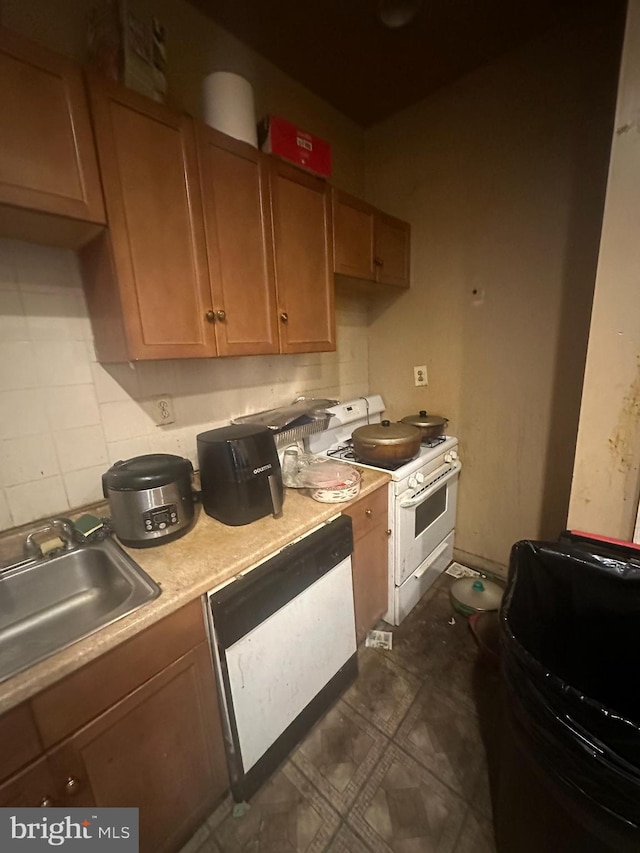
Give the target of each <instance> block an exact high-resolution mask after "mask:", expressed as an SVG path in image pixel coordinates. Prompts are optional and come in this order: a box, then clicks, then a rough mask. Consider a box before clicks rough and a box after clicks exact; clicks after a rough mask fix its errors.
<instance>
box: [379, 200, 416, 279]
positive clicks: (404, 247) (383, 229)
mask: <svg viewBox="0 0 640 853" xmlns="http://www.w3.org/2000/svg"><path fill="white" fill-rule="evenodd" d="M410 240H411V227H410V225H409V223H408V222H403V221H402V220H401V219H395V218H394V217H393V216H389V215H388V214H386V213H381V212H380V211H377V212H376V228H375V249H376V251H375V258H374V264H375V266H376V281H378V282H379V283H380V284H392V285H395V286H396V287H409V255H410V250H411V245H410Z"/></svg>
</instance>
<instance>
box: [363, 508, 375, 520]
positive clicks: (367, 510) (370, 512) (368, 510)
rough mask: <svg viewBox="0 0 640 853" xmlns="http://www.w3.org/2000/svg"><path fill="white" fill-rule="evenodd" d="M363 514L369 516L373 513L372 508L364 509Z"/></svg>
mask: <svg viewBox="0 0 640 853" xmlns="http://www.w3.org/2000/svg"><path fill="white" fill-rule="evenodd" d="M364 514H365V515H366V516H367V518H371V516H372V515H373V510H372V509H365V511H364Z"/></svg>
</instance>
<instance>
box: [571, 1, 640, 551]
mask: <svg viewBox="0 0 640 853" xmlns="http://www.w3.org/2000/svg"><path fill="white" fill-rule="evenodd" d="M639 471H640V0H630V3H629V8H628V22H627V31H626V35H625V44H624V51H623V59H622V67H621V75H620V86H619V90H618V104H617V110H616V120H615V131H614V133H613V143H612V149H611V164H610V169H609V182H608V186H607V198H606V205H605V212H604V223H603V229H602V243H601V248H600V257H599V260H598V273H597V278H596V289H595V297H594V303H593V315H592V319H591V331H590V334H589V349H588V356H587V366H586V372H585V379H584V389H583V397H582V408H581V411H580V429H579V433H578V445H577V449H576V458H575V470H574V477H573V484H572V488H571V504H570V511H569V523H570V524H571V526H572V527H574V528H577V529H581V530H587V531H591V532H594V533H599V534H603V535H606V536H613V537H615V538H619V539H631V538H632V535H633V529H634V524H635V520H636V511H637V506H638V491H639V488H640V477H639Z"/></svg>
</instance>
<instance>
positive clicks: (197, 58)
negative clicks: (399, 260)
mask: <svg viewBox="0 0 640 853" xmlns="http://www.w3.org/2000/svg"><path fill="white" fill-rule="evenodd" d="M100 2H102V0H55V2H52V0H2V3H1V5H0V22H1V23H2V24H4V26H7V27H9V28H11V29H14V30H17V31H18V32H21V33H24V34H25V35H27V36H29V37H30V38H33V39H36V40H38V41H41V42H42V43H43V44H46V45H48V46H49V47H51V48H52V49H54V50H56V51H58V52H60V53H64V54H66V55H67V56H70V57H72V58H73V59H74V60H76V61H77V62H83V61H84V60H85V52H86V47H85V46H86V32H87V17H88V13H89V10H91V9H92V8H94V7H95V6H97V5H99V3H100ZM129 5H130V7H131V8H132V9H133V10H139V11H140V13H141V14H147V13H149V14H150V13H151V12H153V14H155V15H156V16H157V17H158V18H159V19H160V21H161V22H162V23H163V25H164V26H165V28H166V32H167V80H168V86H169V98H170V99H171V101H172V102H174V103H176V104H179V105H180V106H181V107H183V108H184V109H186V110H187V111H188V112H190V113H191V114H192V115H196V116H200V115H201V85H202V80H203V79H204V78H205V77H206V76H207V74H210V73H211V72H212V71H222V70H224V71H235V72H236V73H238V74H242V75H244V76H245V77H246V78H247V79H248V80H250V81H251V83H252V84H253V87H254V93H255V104H256V115H257V117H258V118H261V117H262V116H264V115H265V114H267V113H273V114H275V115H281V116H283V117H284V118H287V119H289V120H290V121H293V122H297V123H298V124H300V126H301V127H304V128H305V129H306V130H309V131H310V132H312V133H316V134H317V135H318V136H321V137H322V138H323V139H327V140H328V141H329V142H330V143H331V146H332V154H333V167H334V174H333V178H332V180H333V183H335V184H336V185H337V186H340V187H342V189H345V190H347V191H348V192H353V193H355V194H356V195H362V193H363V175H364V170H363V164H364V160H363V153H364V151H363V141H364V135H363V131H362V129H361V128H360V127H359V126H358V125H357V124H355V122H352V121H350V120H349V119H347V118H346V117H345V116H344V115H342V113H339V112H338V111H337V110H335V109H333V108H332V107H330V106H329V105H328V104H327V103H326V102H324V101H322V100H321V99H320V98H318V97H316V96H315V95H313V94H312V93H311V92H309V90H308V89H305V88H304V87H303V86H301V85H300V84H299V83H297V82H295V81H294V80H292V79H291V78H290V77H288V76H287V75H286V74H283V73H282V72H281V71H280V70H279V69H278V68H276V67H275V66H274V65H272V64H271V63H270V62H268V61H267V60H266V59H263V58H262V57H261V56H259V55H258V54H257V53H255V52H254V51H252V50H251V49H250V48H248V47H247V46H246V45H244V44H242V43H241V42H239V41H238V40H237V39H236V38H234V37H233V36H231V35H230V34H229V33H227V32H226V31H225V30H223V29H222V28H221V27H219V26H217V25H216V24H214V23H213V21H211V20H210V19H209V18H206V17H205V16H204V15H203V14H202V13H201V12H200V11H199V10H197V9H196V8H194V7H193V6H192V5H191V4H190V3H188V2H186V0H130V3H129Z"/></svg>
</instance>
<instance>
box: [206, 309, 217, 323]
mask: <svg viewBox="0 0 640 853" xmlns="http://www.w3.org/2000/svg"><path fill="white" fill-rule="evenodd" d="M204 316H205V317H206V318H207V320H208V321H209V322H210V323H215V321H216V315H215V313H214V312H213V311H207V313H206V314H205V315H204Z"/></svg>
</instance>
